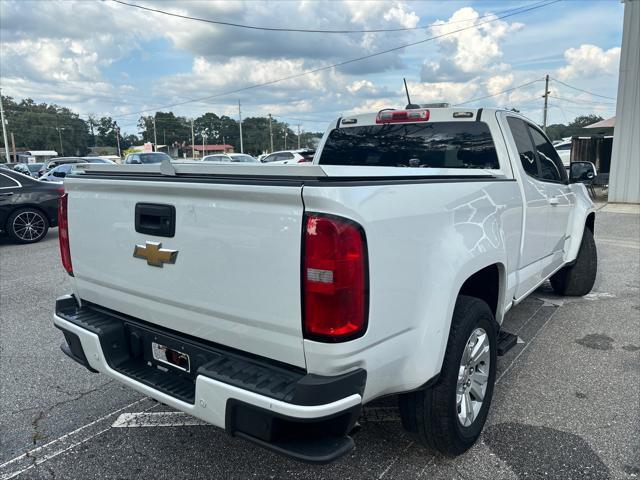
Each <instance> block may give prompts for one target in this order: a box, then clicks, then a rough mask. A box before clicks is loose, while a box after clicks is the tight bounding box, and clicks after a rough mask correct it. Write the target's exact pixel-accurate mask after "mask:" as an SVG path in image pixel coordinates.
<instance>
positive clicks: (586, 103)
mask: <svg viewBox="0 0 640 480" xmlns="http://www.w3.org/2000/svg"><path fill="white" fill-rule="evenodd" d="M549 96H550V97H551V98H555V99H556V100H562V101H565V102H570V103H575V104H577V105H615V103H611V102H590V101H588V100H574V99H572V98H565V97H557V96H555V95H549Z"/></svg>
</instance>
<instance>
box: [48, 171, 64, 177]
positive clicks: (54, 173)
mask: <svg viewBox="0 0 640 480" xmlns="http://www.w3.org/2000/svg"><path fill="white" fill-rule="evenodd" d="M51 175H53V176H54V177H58V178H64V177H66V176H67V174H66V173H64V172H53V173H52V174H51Z"/></svg>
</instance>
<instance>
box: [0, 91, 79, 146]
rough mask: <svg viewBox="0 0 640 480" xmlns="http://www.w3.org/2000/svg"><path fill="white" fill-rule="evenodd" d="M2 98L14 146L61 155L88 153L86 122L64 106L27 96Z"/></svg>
mask: <svg viewBox="0 0 640 480" xmlns="http://www.w3.org/2000/svg"><path fill="white" fill-rule="evenodd" d="M2 101H3V103H4V108H5V114H6V120H7V126H8V128H9V132H12V133H13V134H14V138H15V143H16V149H18V150H55V151H56V152H58V153H59V154H61V155H62V154H64V155H85V154H86V153H87V152H88V148H87V146H88V142H89V138H90V136H89V128H88V125H87V123H86V122H85V121H84V120H82V119H81V118H80V117H79V116H78V114H76V113H74V112H72V111H71V110H69V109H68V108H64V107H60V106H59V105H56V104H46V103H36V102H34V101H33V100H32V99H30V98H26V99H23V100H21V101H20V102H17V101H15V100H14V99H13V98H11V97H4V96H3V97H2ZM0 140H1V137H0ZM2 146H3V147H4V142H3V144H2Z"/></svg>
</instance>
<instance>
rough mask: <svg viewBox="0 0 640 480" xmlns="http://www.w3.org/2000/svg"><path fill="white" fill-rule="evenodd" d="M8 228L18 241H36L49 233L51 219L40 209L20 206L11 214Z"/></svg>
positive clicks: (13, 237) (15, 240)
mask: <svg viewBox="0 0 640 480" xmlns="http://www.w3.org/2000/svg"><path fill="white" fill-rule="evenodd" d="M6 230H7V233H8V234H9V238H11V240H13V241H14V242H16V243H36V242H39V241H40V240H42V239H43V238H44V236H45V235H46V234H47V231H48V230H49V221H48V220H47V216H46V215H45V214H44V213H42V212H41V211H40V210H38V209H35V208H30V207H27V208H20V209H18V210H16V211H15V212H13V213H12V214H11V215H9V219H8V220H7V225H6Z"/></svg>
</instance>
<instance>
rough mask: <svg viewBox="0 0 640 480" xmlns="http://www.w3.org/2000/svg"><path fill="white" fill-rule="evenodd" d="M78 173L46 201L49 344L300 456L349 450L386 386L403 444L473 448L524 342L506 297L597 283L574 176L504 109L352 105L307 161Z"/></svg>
mask: <svg viewBox="0 0 640 480" xmlns="http://www.w3.org/2000/svg"><path fill="white" fill-rule="evenodd" d="M82 170H83V171H82V172H80V173H71V174H70V175H68V176H67V177H66V178H65V190H66V192H67V193H66V194H65V195H64V196H63V197H62V199H61V202H60V222H59V224H60V227H59V229H60V240H61V244H60V251H61V255H62V263H63V266H64V268H65V269H66V271H67V272H68V273H69V275H70V276H69V283H70V285H71V292H73V293H72V294H70V295H67V296H64V297H62V298H60V299H58V300H57V302H56V307H55V313H54V317H53V318H54V324H55V326H56V327H58V328H59V329H60V330H62V332H63V333H64V336H65V338H66V343H65V344H64V347H63V351H64V352H65V353H66V354H67V355H68V356H69V357H70V358H72V359H73V360H75V361H76V362H78V363H80V364H82V365H84V366H85V367H87V368H88V369H90V370H92V371H96V372H101V373H102V374H104V375H105V376H107V377H111V378H113V379H115V380H117V381H119V382H121V383H123V384H125V385H128V386H129V387H131V388H133V389H135V390H137V391H138V392H140V393H142V394H143V395H147V396H149V397H152V398H155V399H156V400H158V401H160V402H162V403H164V404H166V405H168V406H170V407H173V408H175V409H177V410H180V411H183V412H186V413H188V414H190V415H193V416H195V417H197V418H200V419H202V420H204V421H206V422H209V423H211V424H213V425H215V426H217V427H220V428H222V429H225V430H226V432H228V433H229V434H231V435H234V436H237V437H240V438H243V439H246V440H249V441H252V442H255V443H256V444H258V445H260V446H263V447H266V448H269V449H272V450H274V451H276V452H279V453H281V454H286V455H289V456H291V457H293V458H296V459H298V460H302V461H307V462H318V463H322V462H328V461H331V460H334V459H336V458H338V457H340V456H342V455H345V454H346V453H347V452H349V451H350V450H351V448H353V445H354V442H353V440H352V438H351V437H350V436H349V434H350V432H351V430H352V429H353V427H354V425H355V423H356V421H357V420H358V416H359V413H360V410H361V407H362V405H363V404H366V403H367V402H370V401H372V400H374V399H377V398H380V397H383V396H387V395H391V394H397V395H398V396H399V406H400V415H401V417H402V425H403V426H404V427H405V428H406V429H408V430H409V431H411V432H414V433H416V436H415V438H416V440H415V441H416V442H417V443H419V444H422V445H424V446H425V447H427V448H430V449H435V450H437V451H440V452H442V453H444V454H446V455H458V454H461V453H462V452H464V451H466V450H467V449H469V448H470V447H471V446H472V445H473V444H474V442H475V441H476V440H477V439H478V437H479V436H480V433H481V431H482V428H483V426H484V423H485V420H486V418H487V415H488V411H489V406H490V404H491V398H492V394H493V389H494V384H495V381H496V364H497V362H498V351H499V350H500V352H504V351H506V350H508V349H509V348H511V347H512V346H513V345H514V344H515V343H516V336H515V335H513V334H511V333H509V332H508V329H509V325H508V324H507V325H503V320H504V318H505V313H506V312H507V311H508V310H509V309H510V308H512V307H513V306H514V305H517V304H519V303H520V302H522V301H523V300H524V299H525V298H526V297H527V296H528V295H529V294H531V293H532V292H533V291H534V290H535V289H536V288H538V287H539V286H540V285H541V284H542V283H543V282H545V281H546V280H547V279H550V280H551V286H552V287H553V289H554V291H555V292H556V293H557V294H559V295H585V294H587V293H588V292H589V291H590V290H591V288H592V287H593V284H594V281H595V276H596V270H597V254H596V246H595V243H594V239H593V231H594V223H595V208H594V205H593V203H592V202H591V200H590V199H589V195H588V194H587V191H586V189H585V186H584V185H583V184H581V183H573V181H571V180H570V179H569V178H567V173H566V171H565V168H564V167H563V165H562V162H561V161H560V158H559V157H558V155H557V153H556V150H555V149H554V148H553V146H552V145H551V143H550V142H549V140H548V139H547V137H546V136H545V135H544V133H543V132H542V131H541V130H540V129H539V128H538V127H537V126H536V125H535V123H534V122H532V121H530V120H528V119H527V118H525V117H523V116H521V115H519V114H517V113H514V112H511V111H506V110H496V109H491V108H485V109H466V108H430V109H425V108H421V109H412V110H383V111H380V112H378V113H371V114H363V115H355V116H350V117H344V118H342V119H337V120H336V122H334V123H333V124H332V126H331V127H330V129H329V130H328V131H327V132H326V133H325V134H324V137H323V138H322V140H321V142H320V144H319V150H318V152H317V153H316V156H315V158H314V161H313V164H312V165H309V166H306V167H305V168H298V167H296V166H292V165H275V166H273V167H268V168H265V167H264V166H259V165H256V166H253V165H246V166H233V165H216V164H213V163H212V164H208V165H194V164H193V163H184V164H179V163H174V164H169V165H167V164H164V165H143V166H141V165H124V166H116V165H93V164H92V165H86V166H83V168H82ZM107 187H108V191H107ZM107 193H108V201H105V195H107ZM114 239H116V240H117V241H114ZM557 367H558V365H555V364H553V365H549V368H557ZM503 387H504V386H503ZM503 394H508V392H503ZM195 447H196V446H195V445H194V448H195ZM208 448H213V449H220V450H221V451H222V450H223V449H225V448H228V444H222V443H219V444H217V445H216V444H215V442H214V444H210V445H208Z"/></svg>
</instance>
